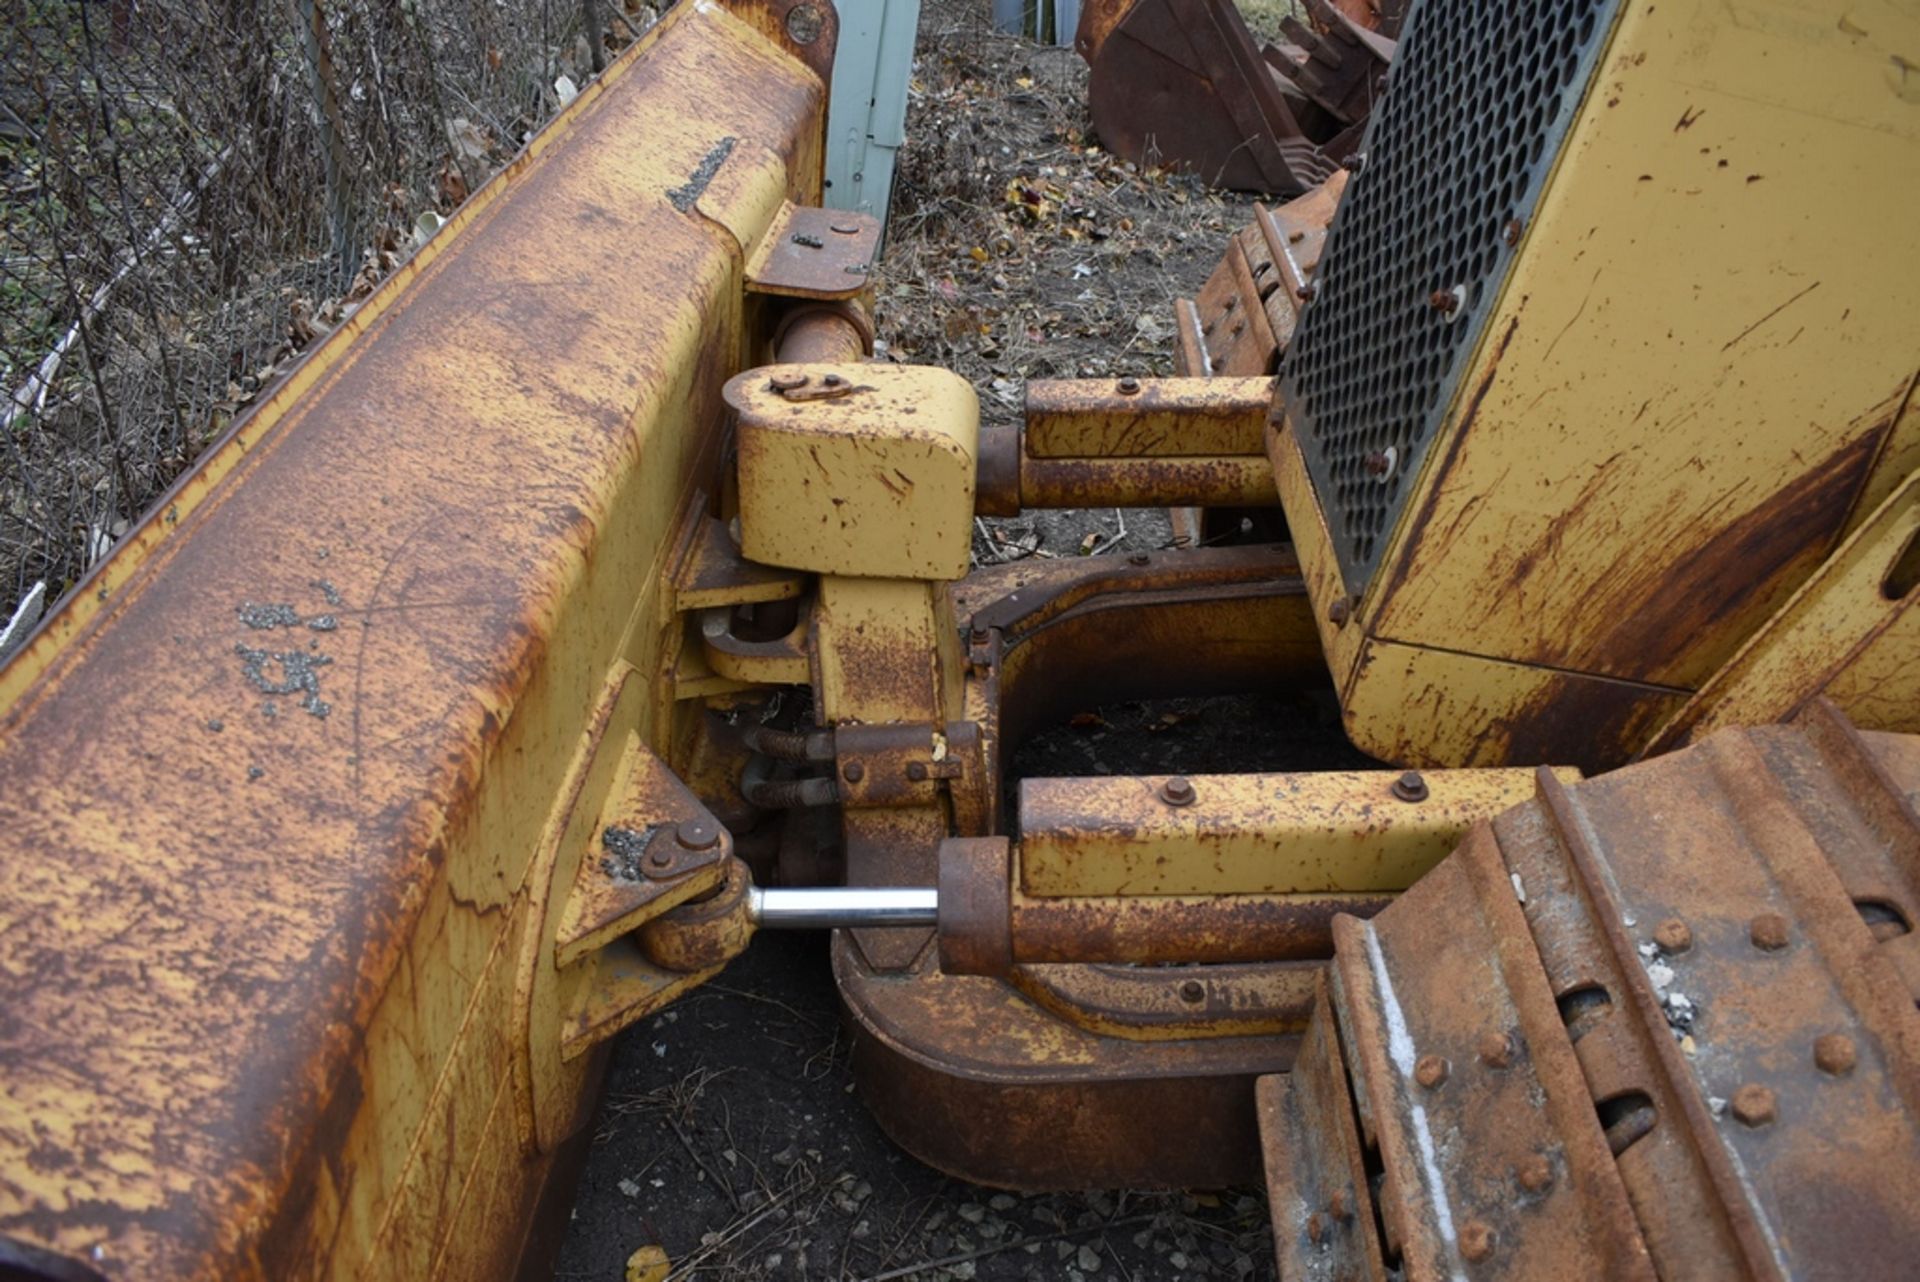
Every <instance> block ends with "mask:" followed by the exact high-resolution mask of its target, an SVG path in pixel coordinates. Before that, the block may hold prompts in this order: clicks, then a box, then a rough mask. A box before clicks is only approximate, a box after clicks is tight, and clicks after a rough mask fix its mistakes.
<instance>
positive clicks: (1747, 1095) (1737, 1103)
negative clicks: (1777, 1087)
mask: <svg viewBox="0 0 1920 1282" xmlns="http://www.w3.org/2000/svg"><path fill="white" fill-rule="evenodd" d="M1732 1107H1733V1115H1734V1117H1735V1118H1736V1119H1738V1120H1739V1122H1740V1123H1741V1124H1742V1125H1743V1126H1765V1125H1766V1124H1767V1123H1768V1122H1771V1121H1772V1120H1773V1119H1774V1116H1775V1113H1774V1100H1773V1092H1772V1091H1770V1090H1768V1089H1767V1088H1766V1087H1764V1086H1761V1085H1759V1084H1758V1083H1757V1082H1748V1083H1747V1084H1746V1085H1745V1086H1742V1087H1741V1088H1740V1089H1739V1090H1737V1091H1735V1092H1734V1093H1733V1105H1732Z"/></svg>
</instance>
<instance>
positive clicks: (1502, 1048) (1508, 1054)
mask: <svg viewBox="0 0 1920 1282" xmlns="http://www.w3.org/2000/svg"><path fill="white" fill-rule="evenodd" d="M1478 1049H1479V1052H1480V1062H1481V1063H1482V1064H1485V1065H1486V1066H1487V1067H1488V1068H1505V1067H1507V1065H1509V1064H1511V1063H1513V1037H1512V1036H1511V1035H1510V1034H1508V1033H1498V1032H1487V1033H1482V1034H1481V1035H1480V1045H1479V1047H1478Z"/></svg>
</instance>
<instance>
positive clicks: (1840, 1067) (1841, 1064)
mask: <svg viewBox="0 0 1920 1282" xmlns="http://www.w3.org/2000/svg"><path fill="white" fill-rule="evenodd" d="M1858 1058H1859V1054H1858V1052H1856V1051H1855V1050H1854V1048H1853V1039H1852V1038H1851V1037H1848V1036H1847V1035H1846V1034H1845V1033H1822V1034H1821V1035H1820V1036H1819V1037H1816V1038H1814V1039H1813V1064H1814V1067H1815V1068H1818V1069H1819V1070H1820V1071H1821V1072H1823V1073H1826V1074H1829V1075H1831V1076H1833V1077H1845V1076H1846V1075H1847V1074H1848V1073H1851V1072H1852V1071H1853V1065H1854V1062H1855V1061H1856V1060H1857V1059H1858Z"/></svg>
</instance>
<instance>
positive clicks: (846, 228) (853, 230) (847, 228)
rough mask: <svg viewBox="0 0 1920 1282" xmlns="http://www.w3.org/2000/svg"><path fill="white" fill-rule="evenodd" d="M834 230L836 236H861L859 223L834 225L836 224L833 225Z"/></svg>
mask: <svg viewBox="0 0 1920 1282" xmlns="http://www.w3.org/2000/svg"><path fill="white" fill-rule="evenodd" d="M833 230H834V232H835V233H836V234H838V235H841V236H857V235H859V234H860V224H858V223H834V224H833Z"/></svg>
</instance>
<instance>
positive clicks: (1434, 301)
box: [1427, 289, 1460, 316]
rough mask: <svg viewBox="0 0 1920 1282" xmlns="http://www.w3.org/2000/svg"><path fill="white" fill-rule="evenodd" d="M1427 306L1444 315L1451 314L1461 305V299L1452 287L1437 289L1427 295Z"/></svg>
mask: <svg viewBox="0 0 1920 1282" xmlns="http://www.w3.org/2000/svg"><path fill="white" fill-rule="evenodd" d="M1427 306H1429V307H1431V308H1433V310H1434V311H1436V312H1439V313H1440V314H1441V315H1443V316H1451V315H1453V313H1454V310H1455V309H1456V308H1458V307H1459V306H1460V299H1459V296H1458V295H1456V294H1455V293H1454V292H1453V291H1452V290H1450V289H1436V290H1434V291H1433V292H1432V293H1431V294H1428V295H1427Z"/></svg>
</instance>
